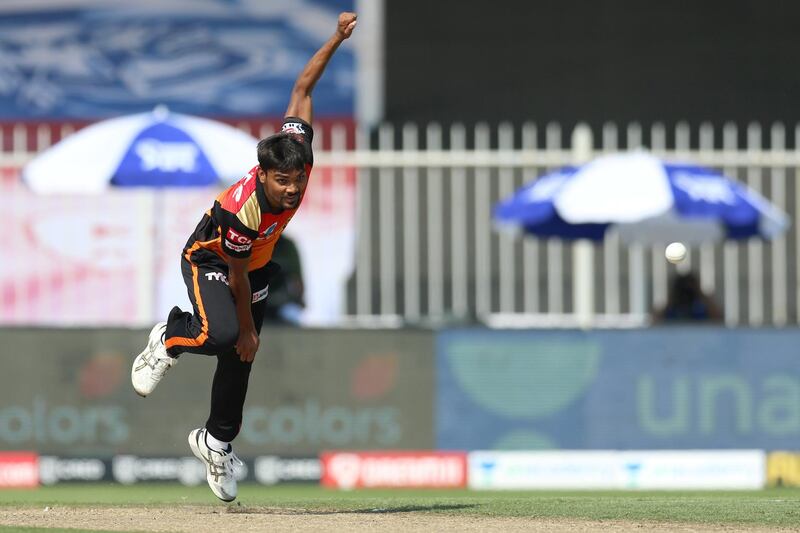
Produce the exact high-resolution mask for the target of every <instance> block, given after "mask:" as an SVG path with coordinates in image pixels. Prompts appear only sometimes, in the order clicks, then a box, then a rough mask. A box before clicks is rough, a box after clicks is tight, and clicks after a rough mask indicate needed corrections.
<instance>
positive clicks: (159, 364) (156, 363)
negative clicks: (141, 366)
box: [143, 345, 175, 378]
mask: <svg viewBox="0 0 800 533" xmlns="http://www.w3.org/2000/svg"><path fill="white" fill-rule="evenodd" d="M156 350H158V347H157V346H152V345H150V353H148V354H145V355H144V357H143V359H144V362H145V363H147V366H149V367H150V368H151V369H153V375H154V376H155V377H158V378H161V377H163V376H164V373H165V372H166V371H167V370H169V369H170V367H172V365H173V364H175V359H174V358H173V357H170V356H169V355H159V354H158V352H157V351H156Z"/></svg>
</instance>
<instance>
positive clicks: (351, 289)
mask: <svg viewBox="0 0 800 533" xmlns="http://www.w3.org/2000/svg"><path fill="white" fill-rule="evenodd" d="M268 132H269V130H265V131H262V132H256V133H261V134H265V133H268ZM794 134H795V138H800V126H798V127H797V128H796V129H795V132H794ZM330 135H331V136H332V138H331V139H330V141H331V142H330V146H332V147H333V148H334V149H332V150H327V151H322V150H319V149H318V150H316V151H315V165H316V167H318V168H319V167H335V168H341V167H351V168H352V167H354V168H357V169H358V170H359V173H358V205H359V208H358V209H359V212H358V218H357V220H358V228H357V242H356V258H355V272H354V277H353V279H352V280H351V282H350V283H349V284H348V286H347V287H343V290H345V291H346V299H345V300H346V302H347V303H346V309H345V310H344V314H345V318H344V319H343V321H342V323H343V324H351V323H353V324H356V325H361V326H367V325H371V324H374V325H392V324H403V323H407V324H422V325H427V324H431V325H437V324H443V323H451V322H455V323H459V322H470V321H474V320H479V321H483V322H485V323H488V324H489V325H494V326H504V327H545V326H549V327H565V326H567V327H569V326H595V327H627V326H637V325H643V324H646V323H647V317H648V316H649V312H650V310H651V309H653V308H657V307H659V306H661V305H663V304H664V303H665V302H666V297H667V289H668V282H669V278H670V275H671V273H672V271H671V269H672V268H673V267H671V266H669V265H668V264H667V263H666V262H665V261H664V260H663V246H664V245H663V244H658V245H654V246H652V247H642V246H631V247H626V246H624V245H622V244H621V243H620V242H619V240H618V239H616V238H615V237H613V236H612V237H610V238H608V239H606V241H604V242H603V243H600V244H590V243H565V242H562V241H559V240H557V239H551V240H547V241H543V240H537V239H532V238H528V239H518V238H512V237H510V236H507V235H503V234H498V233H497V232H496V231H495V230H494V228H493V226H492V222H491V211H492V207H493V205H494V204H495V202H496V201H497V200H498V199H500V198H502V197H505V196H507V195H508V194H510V193H511V192H512V191H513V190H515V189H516V188H517V187H518V186H520V185H521V184H522V183H524V182H526V181H529V180H533V179H535V178H536V177H537V176H539V175H541V174H543V173H545V172H546V171H548V170H550V169H552V168H554V167H559V166H562V165H569V164H580V163H582V162H585V161H587V160H589V159H590V158H592V157H596V156H597V155H600V154H602V153H607V152H611V151H618V150H632V149H641V148H644V149H649V150H651V151H652V152H653V153H654V154H655V155H658V156H661V157H664V158H666V159H672V160H684V161H692V162H695V163H699V164H704V165H707V166H711V167H715V168H718V169H720V170H723V171H724V172H725V173H727V174H728V175H729V176H731V177H733V178H735V179H738V180H740V181H742V182H744V183H746V184H748V185H749V186H751V187H753V188H755V189H756V190H758V191H760V192H761V193H762V194H763V195H764V196H766V197H767V198H768V199H770V200H772V201H773V202H774V203H775V204H777V205H778V207H780V208H782V209H784V210H785V211H787V212H788V213H789V215H790V217H791V219H792V221H794V220H795V218H796V217H795V215H796V213H797V209H798V205H800V188H798V187H797V185H796V172H797V169H798V168H799V167H800V151H798V149H797V148H787V143H786V130H785V128H784V127H783V126H781V125H777V124H776V125H773V126H771V127H770V128H769V129H767V130H764V129H762V128H761V127H760V126H758V125H755V124H753V125H750V126H748V127H746V128H743V129H741V128H737V127H736V126H735V125H732V124H726V125H723V126H721V127H714V126H712V125H710V124H704V125H701V126H700V127H699V128H696V129H692V128H690V127H689V126H688V125H686V124H678V125H677V126H676V127H675V128H670V129H668V128H666V127H664V126H663V125H659V124H656V125H653V126H652V127H647V128H643V127H642V126H640V125H638V124H631V125H627V126H624V127H618V126H615V125H613V124H609V125H606V126H605V127H604V128H603V129H602V131H601V132H600V133H599V135H597V136H595V137H594V138H593V136H592V133H591V131H590V130H589V129H588V128H587V127H585V126H578V127H577V128H575V129H574V130H572V131H570V132H564V131H562V128H561V127H560V126H559V125H557V124H549V125H547V126H544V127H537V126H536V125H534V124H524V125H522V126H516V127H515V126H512V125H511V124H507V123H504V124H500V125H498V126H497V127H492V126H489V125H488V124H478V125H476V126H474V127H470V128H468V127H466V126H464V125H460V124H455V125H452V126H449V127H442V126H440V125H437V124H428V125H426V126H424V127H418V126H416V125H404V126H401V127H393V126H391V125H383V126H381V127H380V128H379V129H378V131H376V132H374V133H373V134H372V135H371V136H370V135H368V134H367V133H366V132H357V133H356V146H355V150H345V149H344V147H345V146H347V143H346V141H345V139H346V137H347V132H346V130H345V128H344V127H341V128H339V127H334V128H332V129H331V132H330ZM49 138H50V137H49V133H48V132H47V131H46V129H42V130H41V131H40V132H39V134H38V147H39V148H41V147H44V146H46V145H47V144H48V140H49ZM565 138H567V140H568V142H564V140H565ZM26 140H27V136H26V135H25V134H24V132H22V129H20V130H15V131H14V133H13V138H12V142H11V143H9V142H7V141H6V143H5V144H6V145H8V144H11V145H12V147H13V148H12V150H11V151H10V152H7V153H3V154H0V166H6V167H8V166H19V165H22V164H24V162H25V161H27V160H28V159H29V158H30V157H31V156H32V155H33V154H31V153H30V152H29V150H28V149H27V146H26V145H25V141H26ZM315 144H316V145H317V146H321V145H322V142H321V139H320V137H319V136H318V138H317V140H316V141H315ZM326 145H327V144H326ZM765 145H767V146H769V148H768V149H767V148H764V146H765ZM0 146H2V144H1V143H0ZM664 244H666V243H664ZM799 248H800V234H798V232H797V231H796V230H795V228H794V226H792V227H791V228H790V230H789V232H788V233H787V234H786V235H785V236H783V237H781V238H779V239H776V240H775V241H772V242H762V241H758V240H752V241H748V242H743V243H734V242H729V243H724V244H717V245H713V244H708V245H703V246H700V247H698V248H693V249H692V250H691V251H690V257H689V259H688V262H687V265H686V268H691V269H692V270H694V271H696V272H697V273H698V274H699V277H700V281H701V285H702V287H703V289H704V290H705V291H707V292H709V293H711V294H713V295H714V297H715V298H716V299H717V300H718V301H719V302H720V303H721V304H722V307H723V309H724V313H725V322H726V324H728V325H730V326H736V325H747V326H785V325H796V324H798V323H799V322H800V313H798V302H800V269H798V257H797V254H798V249H799Z"/></svg>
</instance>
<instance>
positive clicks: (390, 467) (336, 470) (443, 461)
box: [320, 451, 467, 490]
mask: <svg viewBox="0 0 800 533" xmlns="http://www.w3.org/2000/svg"><path fill="white" fill-rule="evenodd" d="M320 459H321V460H322V485H324V486H326V487H335V488H340V489H348V490H349V489H355V488H377V487H384V488H392V487H403V488H412V487H417V488H458V487H464V486H466V483H467V455H466V453H464V452H446V451H386V452H325V453H323V454H322V455H321V456H320Z"/></svg>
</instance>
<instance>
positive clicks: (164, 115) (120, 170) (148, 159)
mask: <svg viewBox="0 0 800 533" xmlns="http://www.w3.org/2000/svg"><path fill="white" fill-rule="evenodd" d="M257 143H258V140H257V139H256V138H255V137H252V136H250V135H248V134H246V133H244V132H242V131H240V130H238V129H236V128H234V127H231V126H229V125H227V124H224V123H222V122H217V121H214V120H209V119H205V118H200V117H194V116H190V115H181V114H177V113H170V112H168V111H167V110H166V109H165V108H156V110H154V111H153V112H151V113H140V114H135V115H128V116H124V117H119V118H114V119H109V120H104V121H101V122H98V123H96V124H93V125H91V126H89V127H87V128H84V129H82V130H79V131H78V132H76V133H74V134H72V135H70V136H69V137H66V138H65V139H63V140H62V141H61V142H59V143H57V144H55V145H53V146H52V147H50V148H49V149H47V150H45V151H44V152H42V153H41V154H39V155H38V156H37V157H35V158H34V159H33V160H31V161H30V162H29V163H28V164H27V165H26V166H25V167H24V169H23V172H22V177H23V180H24V181H25V182H26V183H27V184H28V185H29V186H30V188H31V189H33V190H34V191H36V192H40V193H98V192H102V191H104V190H106V189H107V188H108V187H109V186H120V187H132V186H134V187H135V186H150V187H181V186H203V185H211V184H215V183H218V182H220V181H221V182H224V183H230V182H234V181H236V180H237V179H239V178H241V177H242V176H243V175H244V174H245V172H247V171H248V170H249V169H250V168H251V167H252V166H253V165H255V164H256V162H257V159H256V144H257Z"/></svg>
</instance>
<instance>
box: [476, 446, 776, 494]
mask: <svg viewBox="0 0 800 533" xmlns="http://www.w3.org/2000/svg"><path fill="white" fill-rule="evenodd" d="M764 467H765V454H764V452H763V451H761V450H681V451H667V450H658V451H655V450H654V451H588V450H586V451H584V450H578V451H574V450H571V451H537V452H525V451H476V452H470V454H469V486H470V488H472V489H480V490H484V489H579V490H591V489H647V490H701V489H702V490H710V489H719V490H736V489H741V490H756V489H761V488H763V487H764V481H765V470H764Z"/></svg>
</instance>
